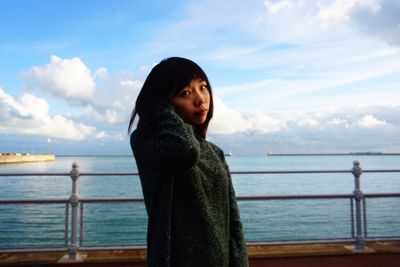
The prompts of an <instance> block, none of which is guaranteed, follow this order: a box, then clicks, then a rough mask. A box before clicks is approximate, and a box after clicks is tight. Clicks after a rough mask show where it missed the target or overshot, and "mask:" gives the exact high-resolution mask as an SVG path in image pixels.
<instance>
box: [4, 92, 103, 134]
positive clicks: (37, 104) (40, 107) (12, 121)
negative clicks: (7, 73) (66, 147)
mask: <svg viewBox="0 0 400 267" xmlns="http://www.w3.org/2000/svg"><path fill="white" fill-rule="evenodd" d="M0 110H1V111H2V112H1V115H0V117H1V118H2V124H1V125H0V129H1V130H2V132H4V133H10V134H12V133H15V134H18V133H22V134H31V135H40V136H46V137H52V138H60V139H65V140H83V139H86V138H88V137H91V136H93V135H94V134H96V128H95V127H92V126H88V125H85V124H83V123H75V122H73V121H72V120H70V119H67V118H65V117H63V116H60V115H54V116H51V115H49V105H48V103H47V101H46V100H45V99H43V98H40V97H36V96H34V95H32V94H29V93H25V94H23V95H22V96H21V97H20V99H19V100H16V99H14V98H13V97H12V96H10V95H8V94H6V93H5V92H4V90H3V89H2V88H0Z"/></svg>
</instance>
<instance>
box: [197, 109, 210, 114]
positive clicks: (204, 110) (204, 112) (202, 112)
mask: <svg viewBox="0 0 400 267" xmlns="http://www.w3.org/2000/svg"><path fill="white" fill-rule="evenodd" d="M207 112H208V109H203V110H200V111H199V112H197V114H199V115H200V116H205V115H207Z"/></svg>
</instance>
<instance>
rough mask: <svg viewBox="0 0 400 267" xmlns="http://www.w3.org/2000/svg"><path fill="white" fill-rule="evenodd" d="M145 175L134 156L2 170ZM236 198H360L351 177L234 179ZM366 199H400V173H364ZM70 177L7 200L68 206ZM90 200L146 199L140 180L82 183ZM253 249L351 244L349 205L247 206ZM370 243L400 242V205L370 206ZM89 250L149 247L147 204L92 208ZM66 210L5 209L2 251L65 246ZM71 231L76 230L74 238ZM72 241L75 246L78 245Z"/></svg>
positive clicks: (17, 190)
mask: <svg viewBox="0 0 400 267" xmlns="http://www.w3.org/2000/svg"><path fill="white" fill-rule="evenodd" d="M226 159H227V162H228V165H229V167H230V170H231V171H272V170H349V171H350V170H351V168H352V167H353V162H354V161H355V160H357V161H359V162H360V166H361V168H362V169H363V170H376V169H400V156H399V155H331V156H326V155H315V156H302V155H298V156H284V155H282V156H267V155H265V156H236V155H233V156H230V157H226ZM74 162H76V163H77V164H78V166H79V169H80V171H81V172H137V167H136V164H135V160H134V158H133V157H132V156H57V157H56V160H55V161H52V162H36V163H23V164H1V165H0V173H20V172H24V173H25V172H35V173H39V172H40V173H52V172H65V173H67V172H69V171H70V170H71V168H72V164H73V163H74ZM232 181H233V185H234V188H235V191H236V196H237V197H239V196H276V195H300V194H307V195H308V194H352V192H353V190H354V177H353V175H352V174H351V173H350V172H349V173H322V174H321V173H320V174H318V173H313V174H302V173H297V174H233V175H232ZM360 181H361V190H362V191H363V192H364V193H399V192H400V173H375V172H372V173H368V172H366V173H363V174H362V175H361V178H360ZM71 184H72V183H71V178H70V177H68V176H62V177H58V176H29V177H18V176H16V177H3V176H0V185H1V187H0V199H17V198H18V199H19V198H22V199H68V198H69V197H70V195H71V189H72V186H71ZM79 194H80V197H81V198H83V199H85V198H121V197H127V198H131V197H132V198H141V197H142V190H141V185H140V181H139V177H138V176H82V177H80V178H79ZM238 205H239V209H240V214H241V219H242V223H243V228H244V234H245V239H246V241H247V242H274V241H279V242H280V241H304V240H320V239H336V238H338V239H346V238H351V237H352V227H351V226H352V216H351V208H350V207H351V206H350V200H349V199H306V200H268V201H260V200H258V201H239V203H238ZM366 217H367V228H366V230H367V231H366V232H367V237H377V238H380V237H400V198H371V199H367V200H366ZM81 219H82V220H81V221H82V227H83V228H82V236H81V240H82V242H81V244H80V245H81V246H84V247H93V246H142V245H145V244H146V228H147V215H146V211H145V208H144V203H143V202H139V203H86V204H85V205H84V207H83V217H82V218H81ZM65 220H66V218H65V204H46V205H37V204H23V205H0V249H14V248H57V247H64V246H65V238H64V237H65ZM70 229H71V227H69V230H68V231H70ZM69 239H70V233H68V242H70V240H69Z"/></svg>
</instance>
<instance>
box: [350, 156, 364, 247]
mask: <svg viewBox="0 0 400 267" xmlns="http://www.w3.org/2000/svg"><path fill="white" fill-rule="evenodd" d="M352 173H353V175H354V191H353V197H354V199H355V202H356V243H355V244H354V248H355V250H359V251H360V250H361V251H363V250H364V246H365V236H364V232H363V229H362V227H363V224H362V214H361V212H362V211H361V203H362V201H363V199H364V194H363V192H362V191H361V189H360V176H361V174H362V169H361V167H360V162H358V161H357V160H355V161H354V162H353V169H352Z"/></svg>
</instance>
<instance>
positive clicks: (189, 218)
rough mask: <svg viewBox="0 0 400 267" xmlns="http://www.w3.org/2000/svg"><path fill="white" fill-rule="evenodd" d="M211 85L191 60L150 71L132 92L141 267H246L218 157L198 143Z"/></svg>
mask: <svg viewBox="0 0 400 267" xmlns="http://www.w3.org/2000/svg"><path fill="white" fill-rule="evenodd" d="M212 114H213V99H212V91H211V86H210V83H209V81H208V78H207V76H206V74H205V73H204V71H203V70H202V69H201V68H200V67H199V66H198V65H197V64H196V63H194V62H193V61H190V60H188V59H184V58H178V57H172V58H167V59H165V60H163V61H161V62H160V63H159V64H158V65H156V66H155V67H154V68H153V69H152V71H151V72H150V74H149V76H148V77H147V79H146V81H145V82H144V84H143V87H142V89H141V91H140V93H139V96H138V98H137V100H136V106H135V108H134V110H133V112H132V116H131V120H130V123H129V132H130V130H131V128H132V125H133V121H134V119H135V117H136V115H138V116H139V121H138V123H137V127H136V130H135V131H133V133H132V134H131V147H132V151H133V154H134V156H135V159H136V163H137V166H138V170H139V176H140V180H141V184H142V188H143V195H144V200H145V205H146V210H147V214H148V229H147V253H148V266H171V267H175V266H191V267H194V266H201V267H208V266H209V267H224V266H248V260H247V254H246V245H245V242H244V239H243V232H242V224H241V222H240V217H239V210H238V206H237V203H236V198H235V192H234V190H233V187H232V181H231V177H230V173H229V169H228V165H227V164H226V161H225V158H224V153H223V151H222V150H221V149H220V148H218V147H217V146H216V145H214V144H212V143H210V142H208V141H206V140H205V137H206V132H207V127H208V123H209V122H210V119H211V117H212Z"/></svg>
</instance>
